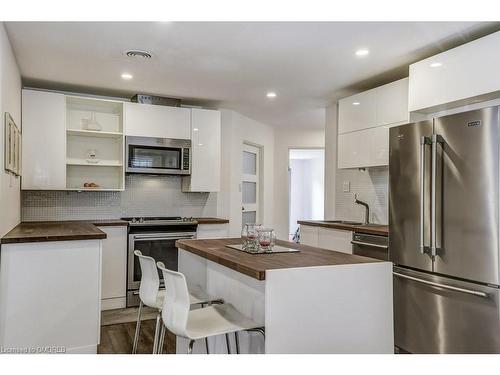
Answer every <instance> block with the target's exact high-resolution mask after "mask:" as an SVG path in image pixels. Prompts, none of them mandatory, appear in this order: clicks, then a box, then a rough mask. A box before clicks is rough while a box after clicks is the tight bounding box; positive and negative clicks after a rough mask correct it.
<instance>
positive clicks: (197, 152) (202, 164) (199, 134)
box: [183, 108, 221, 192]
mask: <svg viewBox="0 0 500 375" xmlns="http://www.w3.org/2000/svg"><path fill="white" fill-rule="evenodd" d="M191 111H192V112H191V147H192V156H191V175H190V176H187V177H184V180H183V191H188V192H217V191H219V190H220V169H221V122H220V121H221V120H220V112H219V111H214V110H208V109H194V108H193V109H192V110H191Z"/></svg>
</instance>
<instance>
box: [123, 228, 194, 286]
mask: <svg viewBox="0 0 500 375" xmlns="http://www.w3.org/2000/svg"><path fill="white" fill-rule="evenodd" d="M195 236H196V233H192V232H184V233H183V232H179V233H133V234H132V233H131V234H129V244H128V275H127V280H128V281H127V285H128V290H129V291H130V290H138V289H139V286H140V284H141V267H140V264H139V260H138V258H137V257H136V256H135V255H134V250H139V251H140V252H141V253H142V254H143V255H146V256H149V257H152V258H154V259H155V261H157V262H163V263H164V264H165V266H166V267H167V268H168V269H171V270H173V271H177V256H178V255H177V254H178V250H177V247H175V241H177V240H179V239H184V238H194V237H195ZM158 275H159V276H160V282H161V285H163V275H162V274H161V272H160V271H159V270H158Z"/></svg>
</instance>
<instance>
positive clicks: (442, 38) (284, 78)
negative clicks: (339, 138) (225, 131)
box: [6, 22, 499, 128]
mask: <svg viewBox="0 0 500 375" xmlns="http://www.w3.org/2000/svg"><path fill="white" fill-rule="evenodd" d="M6 28H7V32H8V34H9V38H10V40H11V43H12V45H13V48H14V52H15V55H16V57H17V61H18V63H19V66H20V69H21V74H22V76H23V80H24V83H25V85H27V86H36V87H45V88H52V89H63V90H72V91H80V92H94V93H99V94H106V95H114V96H125V97H131V96H132V95H133V94H135V93H137V92H144V93H151V94H158V95H165V96H173V97H180V98H184V99H188V100H186V102H188V103H203V104H206V105H216V106H221V107H225V108H232V109H235V110H237V111H239V112H241V113H242V114H244V115H246V116H248V117H251V118H253V119H255V120H258V121H262V122H264V123H268V124H270V125H273V126H281V127H312V128H320V127H322V126H323V125H324V107H325V105H327V104H328V103H329V102H331V101H332V100H334V99H338V98H339V97H342V96H345V95H347V94H350V93H352V92H354V91H359V90H362V89H367V88H371V87H374V86H376V85H379V84H382V83H386V82H390V81H392V80H395V79H398V78H402V77H405V76H406V75H407V73H408V64H409V63H412V62H414V61H418V60H420V59H422V58H425V57H428V56H430V55H432V54H435V53H437V52H440V51H442V50H445V49H448V48H450V47H454V46H456V45H459V44H462V43H464V42H467V41H469V40H472V39H474V38H476V37H478V36H482V35H485V34H487V33H490V32H493V31H496V30H498V29H499V26H498V24H495V23H472V22H409V23H399V22H398V23H395V22H392V23H389V22H387V23H385V22H384V23H382V22H379V23H377V22H363V23H361V22H324V23H312V22H303V23H294V22H286V23H279V22H271V23H264V22H253V23H248V22H234V23H233V22H230V23H218V22H214V23H201V22H193V23H178V22H140V23H139V22H102V23H96V22H8V23H6ZM361 47H364V48H368V49H369V50H370V55H369V56H367V57H365V58H358V57H355V55H354V52H355V51H356V49H358V48H361ZM128 49H142V50H147V51H149V52H151V53H152V54H153V58H152V59H151V60H149V61H146V60H142V61H141V60H138V59H134V58H129V57H126V56H124V54H123V52H124V51H125V50H128ZM122 72H128V73H131V74H133V76H134V78H133V79H132V80H130V81H124V80H122V79H121V78H120V75H121V73H122ZM268 91H275V92H276V93H277V95H278V96H277V97H276V98H275V99H274V100H269V99H267V98H266V92H268Z"/></svg>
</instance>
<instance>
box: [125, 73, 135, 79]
mask: <svg viewBox="0 0 500 375" xmlns="http://www.w3.org/2000/svg"><path fill="white" fill-rule="evenodd" d="M122 78H123V79H127V80H129V79H132V78H134V76H133V75H132V74H130V73H122Z"/></svg>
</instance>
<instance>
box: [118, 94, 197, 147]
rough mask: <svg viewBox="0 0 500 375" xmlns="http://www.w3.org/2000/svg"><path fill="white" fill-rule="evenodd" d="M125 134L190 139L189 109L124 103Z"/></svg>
mask: <svg viewBox="0 0 500 375" xmlns="http://www.w3.org/2000/svg"><path fill="white" fill-rule="evenodd" d="M124 108H125V123H126V126H125V134H126V135H133V136H139V137H156V138H176V139H190V138H191V135H190V118H191V110H190V109H189V108H181V107H168V106H161V105H151V104H140V103H129V102H127V103H124Z"/></svg>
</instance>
